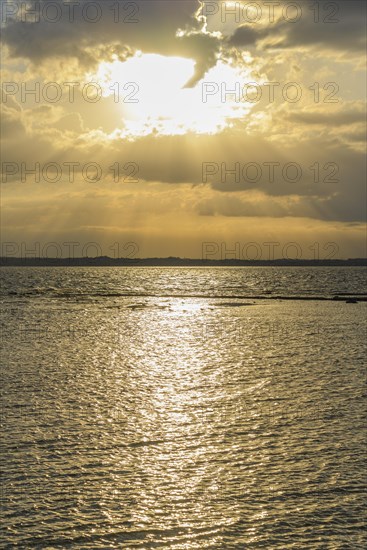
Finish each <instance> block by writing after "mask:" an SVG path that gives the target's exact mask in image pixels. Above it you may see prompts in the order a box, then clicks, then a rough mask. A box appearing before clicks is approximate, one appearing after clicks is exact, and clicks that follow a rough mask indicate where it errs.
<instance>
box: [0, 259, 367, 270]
mask: <svg viewBox="0 0 367 550" xmlns="http://www.w3.org/2000/svg"><path fill="white" fill-rule="evenodd" d="M0 266H1V267H90V266H92V267H144V266H149V267H222V266H224V267H263V266H274V267H276V266H277V267H292V266H293V267H344V266H345V267H366V266H367V258H349V259H347V260H342V259H330V260H288V259H284V258H282V259H275V260H236V259H227V260H212V259H211V260H203V259H192V258H175V257H168V258H110V257H108V256H99V257H96V258H17V257H0Z"/></svg>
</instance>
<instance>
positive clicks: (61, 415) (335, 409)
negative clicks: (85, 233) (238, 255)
mask: <svg viewBox="0 0 367 550" xmlns="http://www.w3.org/2000/svg"><path fill="white" fill-rule="evenodd" d="M365 273H366V272H365V270H363V269H361V268H232V269H230V268H204V269H196V268H195V269H194V268H191V269H184V268H178V269H176V268H165V269H161V268H160V269H156V268H136V269H135V268H127V269H122V268H50V269H48V268H38V269H31V268H21V269H19V268H5V269H2V271H1V275H2V281H3V283H2V301H3V313H2V346H3V351H2V356H1V357H2V366H3V372H2V392H3V393H2V429H3V439H2V448H3V449H2V450H3V452H2V455H3V464H2V470H3V474H4V477H3V481H2V487H1V488H2V495H1V496H2V515H3V518H4V529H3V531H2V538H1V539H0V546H1V547H2V548H47V549H52V548H78V549H79V548H81V549H83V548H86V549H87V548H103V549H105V548H172V549H194V548H212V549H217V548H218V549H227V548H228V549H231V548H239V549H247V548H249V549H251V548H265V549H267V550H268V549H279V550H284V549H290V548H294V549H297V550H298V549H325V548H327V549H332V550H334V549H339V548H340V549H345V548H350V549H353V550H354V549H359V548H360V549H362V548H363V549H364V548H366V544H367V537H366V533H365V531H364V525H365V519H366V517H365V506H364V504H365V495H364V489H365V481H366V480H365V474H364V472H365V466H366V464H365V462H366V461H365V458H366V454H365V448H366V447H365V446H366V438H365V432H364V422H365V412H366V406H365V401H364V396H365V370H364V369H365V356H366V355H365V354H366V347H365V336H366V311H367V303H365V302H359V303H357V304H347V303H345V300H343V301H335V300H332V299H330V301H320V300H319V299H317V298H325V297H327V298H332V297H333V296H335V295H336V294H338V295H339V296H341V295H345V296H346V297H347V296H350V295H355V296H361V295H362V293H363V292H364V291H365ZM279 296H281V297H283V298H290V297H294V298H300V297H313V298H316V299H313V300H310V301H298V300H284V299H279ZM260 298H262V299H260Z"/></svg>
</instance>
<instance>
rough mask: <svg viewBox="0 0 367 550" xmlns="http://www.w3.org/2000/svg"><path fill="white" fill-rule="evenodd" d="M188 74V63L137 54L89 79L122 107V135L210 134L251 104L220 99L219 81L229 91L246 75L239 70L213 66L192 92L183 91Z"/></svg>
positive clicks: (105, 66)
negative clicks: (96, 82) (96, 83)
mask: <svg viewBox="0 0 367 550" xmlns="http://www.w3.org/2000/svg"><path fill="white" fill-rule="evenodd" d="M194 70H195V62H194V61H193V60H192V59H184V58H181V57H164V56H161V55H156V54H141V53H139V54H137V55H135V56H134V57H131V58H129V59H128V60H127V61H125V62H121V61H119V60H115V61H113V62H112V63H101V65H100V66H99V69H98V72H97V73H96V74H95V75H90V76H91V77H92V78H93V77H94V78H95V79H96V80H97V81H98V82H99V83H101V85H102V90H103V95H104V96H105V97H107V96H111V95H113V96H114V98H115V101H116V102H118V104H119V105H120V106H121V107H122V119H121V122H120V123H119V124H118V125H117V126H119V130H121V136H124V137H134V136H143V135H148V134H151V133H156V134H161V135H174V134H185V133H188V132H195V133H200V134H202V133H207V134H213V133H217V132H219V131H221V130H223V129H224V128H225V127H226V126H229V125H230V124H231V121H233V120H234V119H240V118H241V117H243V116H245V115H246V114H248V113H249V111H250V109H251V107H252V104H251V103H248V102H244V101H238V98H237V99H236V98H235V96H234V95H230V94H229V95H227V96H226V97H225V98H224V101H223V97H221V86H222V83H223V85H225V86H226V89H227V90H231V89H232V90H233V89H234V88H235V86H236V83H244V82H245V81H246V80H245V79H246V76H247V81H248V79H249V78H248V76H249V75H245V74H244V71H243V70H241V69H236V68H234V67H232V66H230V65H228V64H225V63H223V62H219V63H218V64H217V65H216V67H214V68H212V69H211V70H210V71H209V72H208V73H207V74H206V75H205V78H204V79H202V80H201V81H200V82H198V83H197V84H196V86H195V87H194V88H185V85H186V83H187V82H188V81H189V80H190V78H191V77H192V76H193V74H194ZM206 92H208V93H207V94H206ZM205 97H206V99H207V101H204V98H205Z"/></svg>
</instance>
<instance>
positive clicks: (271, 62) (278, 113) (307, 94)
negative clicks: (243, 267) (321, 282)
mask: <svg viewBox="0 0 367 550" xmlns="http://www.w3.org/2000/svg"><path fill="white" fill-rule="evenodd" d="M34 4H37V3H35V2H33V1H29V2H28V3H24V2H15V1H9V0H8V1H7V2H5V1H2V2H1V10H2V11H1V22H2V23H1V25H2V76H1V80H2V98H1V99H2V105H1V108H2V113H1V115H2V116H1V158H2V161H1V162H2V183H1V185H2V188H1V189H2V240H3V242H5V243H16V246H18V245H19V246H20V243H26V245H27V246H29V247H30V248H32V246H33V247H34V246H35V245H34V243H41V246H42V245H44V244H46V243H50V242H54V243H57V244H58V245H59V246H60V248H61V249H62V253H63V254H64V255H65V251H66V250H67V245H65V244H64V243H69V242H75V243H80V246H81V248H80V250H81V249H82V247H83V244H85V243H89V242H95V243H97V244H98V246H99V247H100V250H101V251H102V253H103V254H107V255H112V252H111V247H112V249H113V246H114V243H119V245H120V247H121V249H123V247H124V245H125V244H126V243H129V242H135V243H136V244H137V247H138V253H137V256H140V257H148V256H163V257H164V256H169V255H174V256H185V257H193V258H199V257H201V256H202V243H203V242H213V243H219V244H220V243H225V244H226V246H227V248H228V250H230V249H234V244H235V243H240V246H241V249H242V246H243V245H244V246H245V245H246V244H248V243H257V244H258V245H259V246H260V249H261V250H262V251H263V257H262V258H263V259H268V257H267V250H268V248H267V247H266V245H264V243H269V242H272V243H278V244H277V245H276V256H278V257H281V256H282V250H283V248H284V246H286V245H287V243H289V242H295V243H297V245H298V247H299V249H300V250H301V253H302V257H304V258H305V257H311V258H312V257H313V255H314V249H315V243H318V249H319V250H320V251H321V252H320V258H323V257H325V258H326V257H328V255H329V254H331V255H332V254H334V255H335V257H341V258H347V257H357V256H359V257H360V256H366V250H365V225H364V221H365V207H366V187H365V175H366V164H365V142H366V133H365V132H366V130H365V117H366V110H365V98H366V78H365V77H366V74H365V73H366V66H365V32H366V31H365V28H366V27H365V23H366V11H365V4H364V2H360V1H353V0H348V1H346V0H339V1H337V2H326V1H320V2H304V1H303V2H301V1H299V2H287V1H282V0H279V1H278V2H272V1H268V2H267V1H257V2H245V1H242V0H241V1H231V2H229V1H206V2H201V1H199V0H182V1H181V0H174V1H173V0H165V1H161V0H159V1H156V0H136V1H129V2H122V1H120V2H113V1H109V0H103V1H99V2H98V1H97V2H89V1H86V0H82V1H81V0H79V2H74V1H71V0H70V2H69V1H65V0H64V1H63V2H61V1H53V2H50V1H48V0H45V1H42V2H38V4H39V5H40V11H39V12H38V13H37V12H34V7H35V6H34ZM22 6H23V7H22ZM32 10H33V12H32ZM330 243H335V245H336V246H337V248H335V246H334V245H332V246H331V248H330ZM310 247H311V248H310ZM333 247H334V248H333ZM19 249H20V248H19ZM66 255H67V254H66ZM121 255H123V254H121ZM217 258H219V257H218V256H217Z"/></svg>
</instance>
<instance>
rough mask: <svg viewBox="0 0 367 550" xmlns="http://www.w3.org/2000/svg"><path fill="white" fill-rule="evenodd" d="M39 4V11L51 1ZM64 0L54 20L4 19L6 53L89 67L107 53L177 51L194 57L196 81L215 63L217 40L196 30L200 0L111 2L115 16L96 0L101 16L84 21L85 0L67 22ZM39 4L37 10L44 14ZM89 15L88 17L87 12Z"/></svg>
mask: <svg viewBox="0 0 367 550" xmlns="http://www.w3.org/2000/svg"><path fill="white" fill-rule="evenodd" d="M38 3H39V4H40V5H41V8H42V9H43V10H44V9H45V7H47V4H49V3H50V0H42V1H41V2H38ZM28 4H29V8H30V9H34V5H35V4H37V2H34V1H31V2H29V3H28ZM51 4H55V2H51ZM65 4H66V3H64V2H61V1H60V5H62V6H63V9H62V12H61V13H62V17H61V18H60V20H59V21H57V22H50V21H48V20H46V18H45V17H41V18H40V21H39V22H34V21H33V22H32V21H29V20H27V21H22V20H21V18H20V17H18V18H14V19H13V20H10V21H8V23H7V25H6V26H5V27H4V28H3V32H2V41H3V44H6V45H7V46H8V48H9V51H10V54H11V56H13V57H17V58H19V57H20V58H26V59H29V60H31V61H32V62H34V63H40V62H43V61H45V60H49V59H54V58H75V59H76V60H78V62H79V63H80V64H81V66H83V67H85V68H89V69H90V68H92V67H93V66H95V65H96V64H97V63H98V62H99V61H101V60H102V59H104V60H108V59H110V58H111V56H112V54H117V55H120V56H122V57H123V58H124V57H126V56H128V55H129V54H130V55H131V50H133V51H134V50H141V51H142V52H144V53H157V54H162V55H180V56H183V57H191V58H193V59H194V60H196V62H197V66H196V75H195V77H194V81H195V82H196V81H197V80H198V79H200V78H201V77H202V76H204V74H205V71H206V70H207V69H208V68H210V67H211V66H213V65H215V61H216V52H217V51H218V49H219V39H218V38H216V37H214V36H211V35H210V34H208V33H204V32H203V33H202V32H200V31H201V27H202V23H200V22H199V21H198V20H197V18H196V17H195V13H196V11H197V9H198V7H199V5H200V4H199V0H175V1H174V2H167V1H161V0H143V1H141V0H139V1H137V2H135V3H134V2H130V3H127V2H125V3H124V2H115V3H114V4H113V5H114V6H116V5H117V4H118V5H119V6H120V12H119V15H118V16H117V15H116V13H115V12H113V10H112V9H111V3H109V2H104V1H101V2H96V4H98V5H99V6H100V10H101V11H100V14H101V18H100V20H99V21H97V22H95V23H93V22H91V21H88V20H86V16H85V13H84V17H83V7H85V6H86V5H87V4H88V2H87V0H81V1H79V2H77V3H76V4H75V9H74V15H73V17H72V21H69V11H68V10H66V9H65ZM134 5H136V10H135V9H134ZM126 7H128V9H125V8H126ZM42 9H41V13H47V12H45V11H42ZM124 10H125V11H124ZM50 13H51V10H50ZM86 13H87V14H89V12H86ZM88 17H89V18H91V17H92V12H90V14H89V15H88ZM114 17H118V21H116V22H115V21H114ZM134 21H135V22H134Z"/></svg>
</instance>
